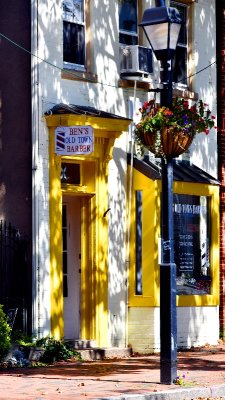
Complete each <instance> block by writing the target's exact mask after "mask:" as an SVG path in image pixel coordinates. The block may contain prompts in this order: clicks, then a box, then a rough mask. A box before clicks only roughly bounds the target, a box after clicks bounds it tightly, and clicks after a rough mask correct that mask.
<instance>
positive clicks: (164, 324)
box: [160, 263, 177, 384]
mask: <svg viewBox="0 0 225 400" xmlns="http://www.w3.org/2000/svg"><path fill="white" fill-rule="evenodd" d="M160 341H161V350H160V382H161V383H166V384H172V383H173V382H174V381H175V380H176V378H177V314H176V264H174V263H165V264H161V265H160Z"/></svg>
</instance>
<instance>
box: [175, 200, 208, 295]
mask: <svg viewBox="0 0 225 400" xmlns="http://www.w3.org/2000/svg"><path fill="white" fill-rule="evenodd" d="M208 205H209V199H208V198H207V197H206V196H192V195H184V194H174V255H175V263H176V265H177V292H178V294H206V293H209V292H210V258H209V248H210V242H209V237H210V235H209V231H210V219H209V212H208V210H209V207H208Z"/></svg>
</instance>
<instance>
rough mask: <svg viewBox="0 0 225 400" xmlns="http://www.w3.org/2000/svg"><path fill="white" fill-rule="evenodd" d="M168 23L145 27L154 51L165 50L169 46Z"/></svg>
mask: <svg viewBox="0 0 225 400" xmlns="http://www.w3.org/2000/svg"><path fill="white" fill-rule="evenodd" d="M168 25H169V24H168V22H165V23H162V24H155V25H148V26H144V29H145V32H146V35H147V37H148V38H149V41H150V43H151V46H152V48H153V51H157V50H165V49H167V45H168V28H169V26H168Z"/></svg>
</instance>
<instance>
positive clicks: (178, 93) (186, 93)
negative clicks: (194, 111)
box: [173, 88, 198, 101]
mask: <svg viewBox="0 0 225 400" xmlns="http://www.w3.org/2000/svg"><path fill="white" fill-rule="evenodd" d="M173 96H174V97H183V98H185V99H190V100H194V101H196V100H198V93H196V92H191V91H190V90H188V89H181V88H176V89H173Z"/></svg>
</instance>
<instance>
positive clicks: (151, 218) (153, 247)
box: [129, 169, 219, 307]
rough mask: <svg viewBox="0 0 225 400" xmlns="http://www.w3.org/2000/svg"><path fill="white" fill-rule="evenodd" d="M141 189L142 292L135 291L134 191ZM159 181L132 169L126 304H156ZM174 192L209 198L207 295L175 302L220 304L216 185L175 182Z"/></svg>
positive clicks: (139, 305)
mask: <svg viewBox="0 0 225 400" xmlns="http://www.w3.org/2000/svg"><path fill="white" fill-rule="evenodd" d="M136 190H142V192H143V204H142V207H143V210H142V212H143V215H142V221H143V222H142V223H143V226H142V234H143V241H142V274H143V275H142V278H143V279H142V281H143V294H142V295H136V294H135V191H136ZM160 191H161V181H159V180H155V181H153V180H151V179H149V178H147V177H146V176H145V175H144V174H142V173H141V172H139V171H137V170H136V169H133V196H132V212H131V237H130V266H131V267H130V274H129V307H149V306H150V307H154V306H159V293H160V287H159V265H158V239H159V237H160ZM174 193H179V194H191V195H197V196H209V197H210V198H211V203H210V207H211V209H210V211H211V252H210V255H211V260H210V265H211V271H212V272H211V273H212V288H211V289H212V290H211V294H209V295H180V296H177V305H178V306H206V305H208V306H210V305H218V304H219V187H218V186H214V185H206V184H200V183H198V184H197V183H187V182H174Z"/></svg>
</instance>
